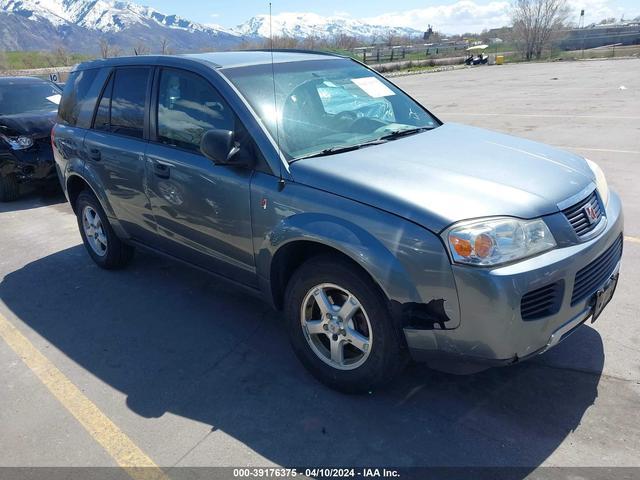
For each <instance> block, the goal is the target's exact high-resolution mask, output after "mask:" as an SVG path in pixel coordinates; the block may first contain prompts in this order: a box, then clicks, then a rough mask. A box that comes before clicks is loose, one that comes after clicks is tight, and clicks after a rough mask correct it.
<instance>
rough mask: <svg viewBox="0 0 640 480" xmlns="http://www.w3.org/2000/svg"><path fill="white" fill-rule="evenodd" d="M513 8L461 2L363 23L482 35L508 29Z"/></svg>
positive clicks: (499, 3) (503, 3)
mask: <svg viewBox="0 0 640 480" xmlns="http://www.w3.org/2000/svg"><path fill="white" fill-rule="evenodd" d="M593 1H597V0H593ZM509 5H510V3H509V2H507V1H491V2H489V3H486V4H480V3H476V2H475V1H473V0H458V1H457V2H455V3H452V4H449V5H434V6H431V7H425V8H416V9H413V10H405V11H396V12H389V13H386V14H383V15H378V16H376V17H370V18H364V19H362V20H363V21H364V22H366V23H371V24H374V25H390V26H394V27H411V28H415V29H416V30H426V29H427V26H428V25H431V26H432V27H433V29H434V30H437V31H440V32H445V33H464V32H480V31H481V30H483V29H485V28H487V29H488V28H497V27H502V26H504V25H508V24H509V22H510V18H509Z"/></svg>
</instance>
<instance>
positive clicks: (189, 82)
mask: <svg viewBox="0 0 640 480" xmlns="http://www.w3.org/2000/svg"><path fill="white" fill-rule="evenodd" d="M155 84H156V85H157V87H155V88H154V95H153V98H154V100H153V103H152V108H151V129H150V139H151V141H150V142H149V147H148V149H147V155H146V156H147V175H148V180H147V188H148V196H149V198H150V201H151V207H152V210H153V214H154V216H155V219H156V222H157V227H158V233H159V236H160V238H159V240H158V241H160V242H161V243H162V245H161V249H162V250H165V251H167V252H168V253H171V254H173V255H175V256H178V257H180V258H183V259H185V260H187V261H190V262H192V263H196V264H198V265H200V266H203V267H205V268H208V269H209V270H212V271H215V272H217V273H219V274H221V275H224V276H226V277H229V278H232V279H234V280H236V281H239V282H242V283H244V284H247V285H255V284H256V278H255V265H254V255H253V246H252V240H251V212H250V190H249V187H250V182H251V177H252V174H253V171H252V170H251V169H248V168H233V167H229V166H220V165H214V163H213V162H212V161H211V160H209V159H207V158H206V157H204V156H203V155H202V154H201V153H200V139H201V138H202V135H203V133H204V132H206V131H207V130H210V129H214V128H217V129H226V130H235V133H236V140H238V141H239V142H240V145H241V151H240V153H239V154H240V155H252V153H251V152H252V148H251V147H252V145H253V144H252V141H251V140H250V139H249V138H248V137H249V136H248V135H246V131H245V130H243V128H242V126H241V125H240V122H239V121H238V119H237V117H236V115H235V114H234V112H233V111H232V110H231V108H230V107H229V105H228V104H227V102H226V101H225V100H224V98H222V96H221V95H220V93H219V92H218V91H217V90H216V89H215V88H214V87H213V86H212V85H211V84H210V83H209V82H208V80H206V79H205V78H203V77H201V76H199V75H197V74H195V73H192V72H188V71H186V70H180V69H173V68H162V69H159V71H158V73H157V77H156V81H155Z"/></svg>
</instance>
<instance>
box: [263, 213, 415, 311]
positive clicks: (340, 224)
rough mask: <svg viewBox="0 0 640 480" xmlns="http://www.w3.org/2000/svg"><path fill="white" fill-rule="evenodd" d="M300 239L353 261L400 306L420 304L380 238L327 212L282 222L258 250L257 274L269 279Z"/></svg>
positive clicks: (296, 216)
mask: <svg viewBox="0 0 640 480" xmlns="http://www.w3.org/2000/svg"><path fill="white" fill-rule="evenodd" d="M300 240H302V241H308V242H309V241H310V242H315V243H318V244H321V245H324V246H327V247H330V248H333V249H335V250H337V251H339V252H341V253H342V254H344V255H346V256H347V257H349V258H351V259H352V260H353V261H354V262H356V263H357V264H358V265H360V266H361V267H362V268H363V269H364V270H365V271H366V272H368V273H369V275H370V276H371V277H372V278H373V279H374V281H375V282H376V283H377V284H378V286H379V287H380V289H381V290H382V291H383V292H384V293H385V295H386V296H387V298H389V300H391V301H396V302H399V303H401V304H404V303H410V302H419V301H420V297H419V295H418V292H417V290H416V288H415V286H414V285H412V284H411V282H410V281H409V275H408V274H407V272H406V271H405V269H404V267H403V266H402V264H401V263H400V262H399V261H398V259H397V258H396V257H395V256H394V255H393V254H392V253H391V252H390V251H389V250H388V249H387V248H386V247H385V246H384V245H383V244H382V243H381V242H380V241H379V240H378V239H377V238H375V237H374V236H373V235H371V234H370V233H368V232H367V231H366V230H364V229H363V228H361V227H359V226H358V225H356V224H354V223H351V222H349V221H347V220H345V219H343V218H339V217H336V216H333V215H329V214H324V213H300V214H295V215H292V216H289V217H287V218H285V219H283V220H281V221H280V223H279V224H278V225H276V227H275V228H274V229H273V230H272V231H271V232H270V234H269V235H267V237H266V238H265V239H264V241H263V243H262V245H261V247H260V249H259V251H258V255H257V257H256V268H257V271H258V275H259V276H260V277H261V278H262V279H269V278H270V274H271V268H272V262H273V259H274V258H275V256H276V254H277V252H278V251H279V250H280V249H281V248H283V247H285V246H286V245H289V244H290V243H292V242H295V241H300ZM267 283H268V281H267Z"/></svg>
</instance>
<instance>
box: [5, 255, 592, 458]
mask: <svg viewBox="0 0 640 480" xmlns="http://www.w3.org/2000/svg"><path fill="white" fill-rule="evenodd" d="M36 285H40V286H41V287H39V288H34V286H36ZM0 298H1V299H2V301H3V302H4V303H5V304H6V305H7V307H8V308H10V309H11V310H12V311H13V313H14V314H15V315H16V316H17V317H19V318H20V319H21V320H22V321H23V322H24V323H25V324H27V325H28V326H30V327H31V328H33V329H34V330H35V331H36V332H37V333H38V334H39V335H41V336H42V337H44V338H45V339H47V341H49V342H50V343H51V344H52V345H54V346H55V347H56V348H57V349H59V350H61V351H62V352H63V353H64V354H65V355H67V356H68V357H70V358H71V359H72V360H73V361H74V362H77V363H78V364H79V365H80V366H81V367H82V368H84V369H86V370H87V371H88V372H90V373H91V374H93V375H95V376H96V377H98V378H99V379H100V380H101V381H103V382H106V383H107V384H109V385H110V386H112V387H113V388H115V389H117V390H119V391H121V392H123V393H124V394H125V395H126V396H127V406H128V407H129V408H130V409H131V410H133V411H134V412H136V413H137V414H139V415H142V416H144V417H159V416H161V415H163V414H164V413H165V412H170V413H172V414H175V415H180V416H183V417H187V418H190V419H194V420H197V421H199V422H204V423H205V424H208V425H211V426H212V429H214V430H222V431H223V432H225V433H226V434H227V435H230V436H232V437H233V438H235V439H237V440H238V441H240V442H242V443H244V444H245V445H246V446H247V447H248V448H250V449H252V450H254V451H255V452H257V453H258V454H259V455H262V456H263V457H265V458H266V459H268V460H270V461H272V462H275V463H277V464H280V465H287V466H294V465H297V466H301V465H309V466H321V465H331V466H340V465H349V466H396V467H400V466H433V465H435V466H522V467H531V468H533V467H536V466H538V465H540V464H541V463H542V462H543V461H544V460H545V459H546V458H547V457H548V456H549V455H550V454H551V453H552V452H553V451H554V450H555V449H556V448H557V447H558V446H559V445H560V444H561V443H562V442H563V440H564V439H565V437H566V436H567V435H568V434H569V433H570V432H571V431H572V430H573V429H575V428H576V427H577V425H578V424H579V423H580V420H581V418H582V416H583V414H584V412H585V411H586V410H587V408H589V406H591V405H592V404H593V403H594V400H595V398H596V397H597V394H598V382H599V379H600V374H601V371H602V366H603V361H604V355H603V349H602V342H601V339H600V336H599V335H598V334H597V332H596V331H595V330H593V329H591V328H589V327H582V328H581V329H579V330H578V331H577V332H576V333H575V334H574V335H573V336H572V337H570V338H569V339H567V340H566V341H565V342H564V343H563V344H561V345H560V346H559V347H558V348H557V349H556V351H555V355H556V356H557V355H565V356H576V355H584V356H585V358H584V359H583V360H584V364H588V365H589V366H590V368H591V369H592V371H591V372H588V373H585V372H577V371H573V370H567V369H561V368H556V367H553V366H547V365H544V364H541V363H540V362H529V363H523V364H521V365H517V366H513V367H505V368H500V369H492V370H488V371H485V372H482V373H479V374H476V375H473V376H466V377H465V376H452V375H447V374H442V373H437V372H434V371H430V370H428V369H426V368H425V367H424V366H420V365H415V366H412V367H410V368H409V370H408V371H407V372H406V373H405V374H404V375H403V376H402V377H401V378H400V379H399V380H398V381H397V382H396V383H395V384H394V385H392V386H391V387H390V388H389V389H387V390H384V391H380V392H374V393H372V394H370V395H368V396H367V395H365V396H344V395H341V394H338V393H336V392H333V391H331V390H329V389H327V388H325V387H324V386H322V385H320V384H318V383H317V382H316V381H315V380H314V379H313V378H311V377H310V376H309V375H308V374H307V373H306V371H305V370H304V369H303V368H302V366H301V365H300V364H299V363H298V361H297V360H296V358H295V357H294V355H293V353H292V352H291V349H290V348H289V345H288V341H287V338H286V335H285V332H284V329H283V328H282V326H281V323H280V321H279V314H277V313H275V312H273V311H271V310H269V308H268V307H267V306H266V305H264V304H262V303H260V302H259V301H258V300H254V299H252V298H248V297H246V296H245V295H243V294H242V293H240V292H237V291H235V290H234V288H233V287H230V286H228V285H226V284H223V283H219V282H218V281H217V280H215V279H213V278H212V277H210V276H208V275H206V274H203V273H201V272H198V271H195V270H191V269H188V268H186V267H182V266H180V265H178V264H176V263H173V262H169V261H167V260H164V259H159V258H156V257H151V256H146V255H139V256H138V257H137V260H136V261H135V262H134V264H133V265H132V266H131V267H130V268H129V269H128V270H126V271H121V272H106V271H102V270H100V269H98V268H97V267H95V266H94V265H93V263H91V261H90V260H89V258H88V256H87V254H86V253H85V251H84V248H83V247H82V246H77V247H73V248H70V249H67V250H64V251H60V252H58V253H56V254H54V255H50V256H48V257H45V258H42V259H40V260H37V261H35V262H33V263H31V264H29V265H27V266H25V267H24V268H22V269H20V270H18V271H15V272H13V273H11V274H9V275H7V276H6V277H5V278H4V281H3V282H2V283H1V284H0ZM578 344H581V345H582V347H583V348H580V349H579V350H574V349H573V348H572V345H578ZM587 357H588V358H587ZM164 441H166V442H171V438H170V437H169V438H167V439H166V440H164ZM200 460H201V461H203V463H204V460H203V459H200Z"/></svg>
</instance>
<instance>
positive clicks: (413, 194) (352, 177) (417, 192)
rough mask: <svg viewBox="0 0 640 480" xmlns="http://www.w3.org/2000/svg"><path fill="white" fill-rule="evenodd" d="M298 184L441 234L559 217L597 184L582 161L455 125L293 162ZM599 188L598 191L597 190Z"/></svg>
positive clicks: (541, 145)
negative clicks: (469, 224) (474, 222)
mask: <svg viewBox="0 0 640 480" xmlns="http://www.w3.org/2000/svg"><path fill="white" fill-rule="evenodd" d="M291 174H292V176H293V179H294V181H296V182H300V183H303V184H306V185H309V186H312V187H315V188H319V189H322V190H326V191H328V192H331V193H334V194H336V195H340V196H343V197H346V198H350V199H352V200H356V201H359V202H362V203H365V204H369V205H372V206H374V207H376V208H379V209H382V210H385V211H388V212H391V213H393V214H396V215H399V216H402V217H404V218H407V219H409V220H411V221H413V222H415V223H418V224H420V225H422V226H424V227H426V228H428V229H430V230H432V231H435V232H439V231H441V230H442V229H444V228H445V227H447V226H449V225H450V224H452V223H454V222H457V221H459V220H465V219H471V218H478V217H488V216H499V215H505V216H514V217H520V218H534V217H538V216H541V215H546V214H550V213H554V212H557V211H558V210H559V208H558V206H557V204H558V203H559V202H562V201H563V200H566V199H568V198H569V197H572V196H574V195H576V194H577V193H578V192H580V191H582V190H583V189H585V188H587V187H588V186H589V184H590V183H593V182H594V175H593V173H592V172H591V169H590V168H589V166H588V165H587V163H586V162H585V161H584V159H583V158H582V157H580V156H578V155H574V154H571V153H568V152H564V151H561V150H558V149H556V148H553V147H550V146H547V145H544V144H541V143H536V142H532V141H529V140H524V139H521V138H516V137H512V136H510V135H504V134H500V133H496V132H491V131H488V130H483V129H480V128H475V127H468V126H465V125H459V124H454V123H447V124H444V125H442V126H440V127H438V128H436V129H434V130H430V131H427V132H424V133H420V134H416V135H413V136H408V137H403V138H400V139H397V140H394V141H390V142H387V143H384V144H382V145H374V146H370V147H366V148H362V149H360V150H354V151H351V152H345V153H342V154H336V155H330V156H324V157H315V158H308V159H304V160H299V161H296V162H294V163H292V164H291ZM594 187H595V185H594Z"/></svg>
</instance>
